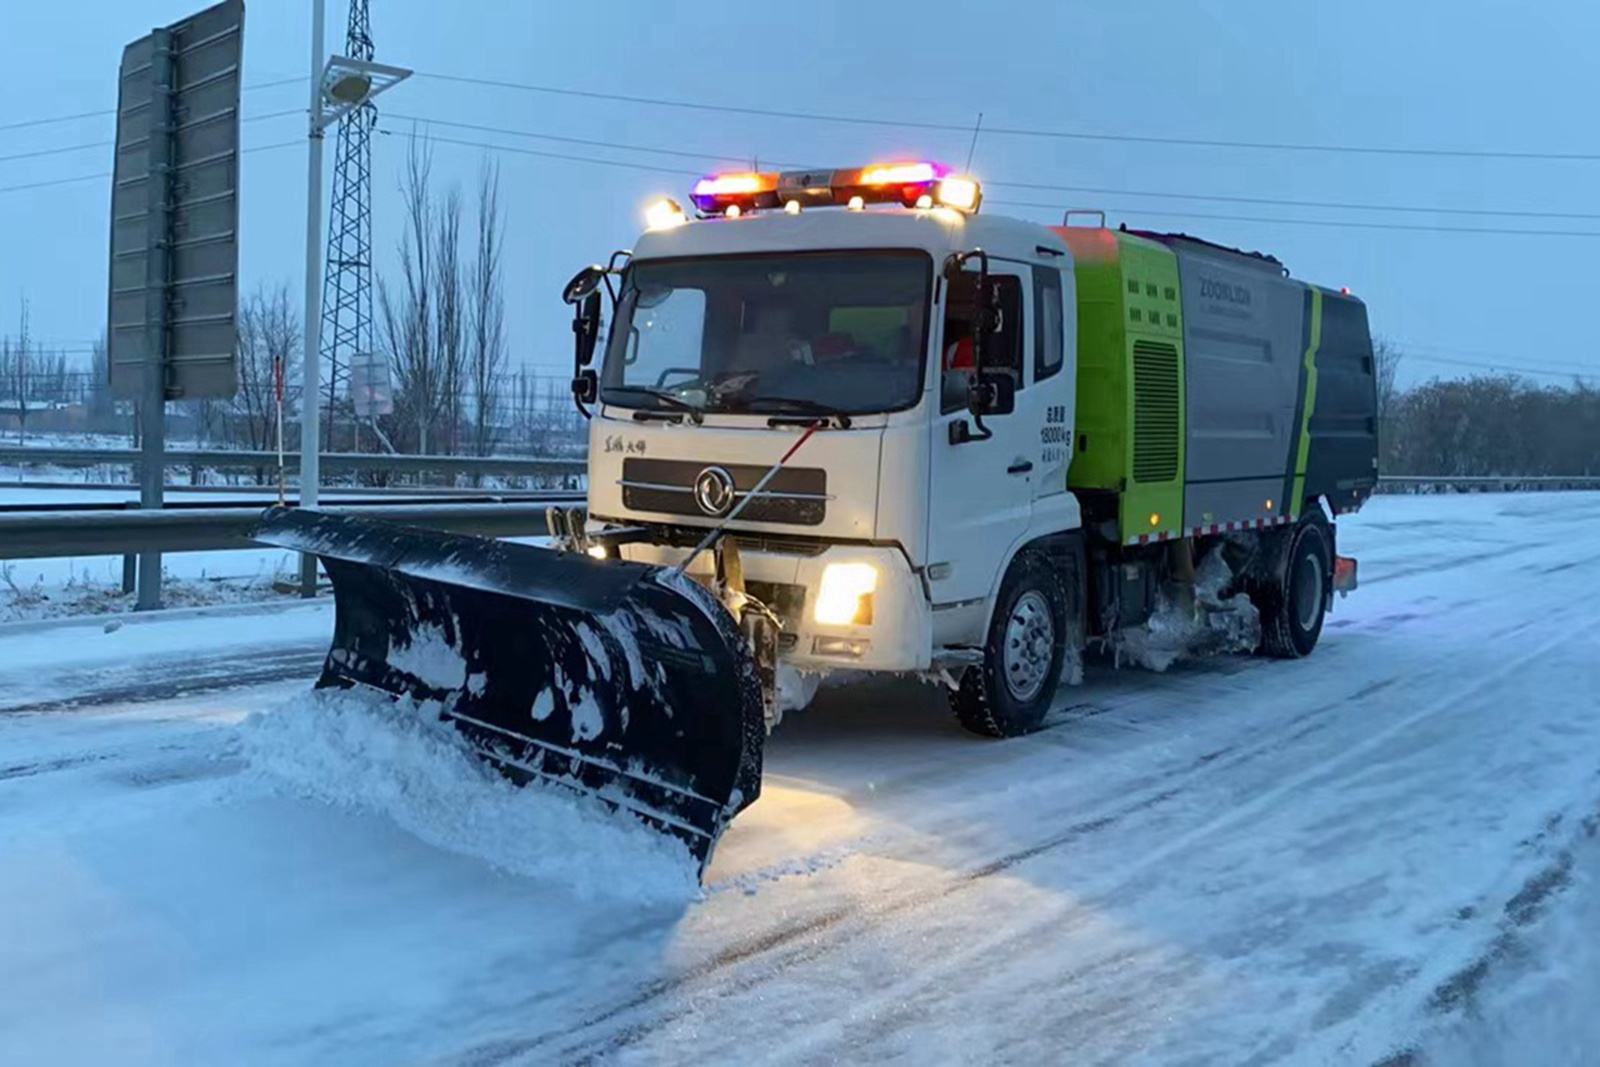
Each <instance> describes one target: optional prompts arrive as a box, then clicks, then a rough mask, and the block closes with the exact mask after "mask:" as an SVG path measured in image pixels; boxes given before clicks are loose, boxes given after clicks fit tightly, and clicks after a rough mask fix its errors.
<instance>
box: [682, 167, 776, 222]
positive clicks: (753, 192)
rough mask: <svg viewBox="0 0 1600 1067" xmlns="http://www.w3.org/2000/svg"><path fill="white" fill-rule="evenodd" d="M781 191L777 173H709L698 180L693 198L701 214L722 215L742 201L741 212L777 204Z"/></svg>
mask: <svg viewBox="0 0 1600 1067" xmlns="http://www.w3.org/2000/svg"><path fill="white" fill-rule="evenodd" d="M777 190H778V176H777V175H776V174H757V173H755V172H753V171H744V172H741V173H738V174H709V175H707V176H706V177H704V178H701V179H700V180H699V181H697V182H695V184H694V192H693V193H692V194H690V196H689V199H690V200H691V201H693V203H694V206H695V207H696V208H698V209H699V210H700V211H701V213H703V214H706V215H720V214H721V213H722V212H724V211H726V210H727V209H728V208H729V207H730V206H731V205H733V204H738V205H739V209H740V210H741V211H752V210H754V209H755V208H758V207H777V206H778V205H777V203H776V202H775V194H776V193H777Z"/></svg>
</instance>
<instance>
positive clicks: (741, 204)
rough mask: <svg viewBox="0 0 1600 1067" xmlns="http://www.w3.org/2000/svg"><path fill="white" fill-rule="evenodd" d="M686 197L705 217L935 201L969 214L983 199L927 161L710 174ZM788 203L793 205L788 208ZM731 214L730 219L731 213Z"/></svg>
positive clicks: (974, 186) (975, 188)
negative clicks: (839, 168)
mask: <svg viewBox="0 0 1600 1067" xmlns="http://www.w3.org/2000/svg"><path fill="white" fill-rule="evenodd" d="M690 199H691V200H692V201H693V202H694V206H695V208H696V209H697V210H698V211H699V212H700V213H701V214H702V215H705V216H710V215H729V214H730V212H729V210H728V209H729V208H738V209H739V211H738V213H737V214H742V213H744V212H747V211H755V210H759V209H762V208H778V207H782V208H784V209H785V210H788V211H791V212H792V211H798V210H800V209H801V208H802V207H845V206H854V205H855V204H860V205H862V206H865V205H866V204H900V205H902V206H904V207H908V208H921V209H926V208H928V207H931V206H933V205H934V204H938V205H941V206H944V207H951V208H955V209H957V210H959V211H964V212H969V213H970V212H974V211H977V210H978V205H979V203H980V202H981V201H982V199H983V193H982V190H981V188H980V187H979V185H978V183H977V182H976V181H974V180H973V179H971V178H967V177H963V176H959V175H955V174H953V173H951V171H950V168H949V167H946V166H944V165H942V164H939V163H933V162H929V161H925V160H923V161H911V162H895V163H876V164H873V165H872V166H869V167H851V168H847V169H843V170H791V171H783V172H780V173H771V172H768V173H756V172H750V171H745V172H738V173H731V174H712V175H708V176H707V177H704V178H702V179H700V181H698V182H696V183H695V187H694V193H693V194H692V195H691V197H690ZM790 205H795V206H794V207H790ZM737 214H734V215H733V217H737Z"/></svg>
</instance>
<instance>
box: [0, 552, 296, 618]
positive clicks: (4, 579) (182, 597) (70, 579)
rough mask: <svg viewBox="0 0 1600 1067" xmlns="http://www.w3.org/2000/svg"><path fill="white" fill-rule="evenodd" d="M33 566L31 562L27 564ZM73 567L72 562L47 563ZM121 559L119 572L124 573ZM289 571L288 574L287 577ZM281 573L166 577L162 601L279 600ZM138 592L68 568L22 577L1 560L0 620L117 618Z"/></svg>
mask: <svg viewBox="0 0 1600 1067" xmlns="http://www.w3.org/2000/svg"><path fill="white" fill-rule="evenodd" d="M28 562H32V561H28ZM47 562H49V563H55V562H61V563H64V564H67V565H69V566H70V565H71V564H72V563H73V562H74V561H73V560H61V561H54V560H52V561H47ZM121 565H122V564H121V560H118V561H117V569H118V570H120V569H121ZM286 574H287V572H285V576H286ZM278 578H279V575H277V574H276V573H271V572H268V573H264V574H262V575H260V576H258V577H242V578H238V579H227V578H209V577H206V576H204V575H201V576H200V577H198V578H194V579H189V578H178V577H175V576H174V575H173V574H172V573H171V572H170V571H166V572H164V573H163V577H162V583H161V599H162V603H163V604H164V605H165V606H166V607H169V608H195V607H212V606H215V605H219V604H245V603H255V602H259V601H270V600H275V599H278V598H280V597H282V596H283V595H285V592H286V590H280V589H279V588H278V586H277V585H276V584H275V583H276V581H277V580H278ZM134 599H135V597H134V594H132V593H124V592H123V591H122V584H121V581H120V579H118V580H115V581H113V580H110V579H102V578H99V577H97V576H96V575H94V574H92V573H91V572H90V571H88V570H85V571H83V572H82V573H74V572H72V571H71V570H68V571H67V573H66V574H65V577H64V578H60V579H58V580H55V581H48V580H47V579H46V576H45V575H44V574H42V573H39V572H38V571H29V572H21V573H19V569H18V568H17V567H16V565H15V564H14V563H12V562H0V622H33V621H38V620H42V619H64V618H70V617H73V616H78V615H114V614H119V613H123V612H131V611H132V610H133V604H134Z"/></svg>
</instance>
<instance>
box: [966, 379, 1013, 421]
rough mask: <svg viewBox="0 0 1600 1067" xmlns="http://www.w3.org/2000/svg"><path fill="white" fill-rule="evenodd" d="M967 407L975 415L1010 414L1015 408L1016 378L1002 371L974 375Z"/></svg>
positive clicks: (968, 392)
mask: <svg viewBox="0 0 1600 1067" xmlns="http://www.w3.org/2000/svg"><path fill="white" fill-rule="evenodd" d="M967 409H968V410H969V411H971V412H972V414H973V415H976V416H983V415H1009V414H1011V413H1012V412H1013V411H1015V410H1017V380H1016V379H1015V378H1013V377H1011V375H1009V374H1007V373H1005V372H1004V371H994V372H986V373H983V374H978V375H974V376H973V381H972V384H971V386H969V387H968V389H967Z"/></svg>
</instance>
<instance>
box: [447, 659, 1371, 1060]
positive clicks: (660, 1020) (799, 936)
mask: <svg viewBox="0 0 1600 1067" xmlns="http://www.w3.org/2000/svg"><path fill="white" fill-rule="evenodd" d="M1397 680H1398V679H1396V678H1389V679H1381V680H1377V681H1366V682H1364V683H1363V684H1362V685H1361V686H1360V687H1359V688H1357V689H1356V690H1355V691H1354V692H1352V693H1351V694H1350V695H1348V696H1342V697H1338V698H1334V699H1329V700H1326V701H1324V702H1322V703H1319V704H1318V705H1317V706H1315V707H1314V708H1312V709H1310V710H1309V711H1306V712H1302V713H1301V714H1299V715H1298V716H1295V717H1294V718H1293V719H1292V720H1291V721H1290V722H1289V723H1288V724H1287V726H1288V727H1290V729H1289V730H1288V732H1287V733H1274V734H1271V735H1269V736H1267V737H1264V738H1262V739H1261V740H1260V741H1259V742H1257V743H1255V744H1249V745H1237V744H1236V745H1229V746H1225V747H1224V748H1222V749H1216V750H1211V751H1207V752H1205V753H1202V754H1200V755H1199V756H1197V757H1195V758H1194V759H1192V760H1190V761H1188V762H1187V763H1185V764H1182V765H1180V767H1179V768H1178V769H1177V770H1175V771H1171V772H1169V773H1164V774H1161V775H1151V776H1146V777H1145V778H1141V779H1139V780H1138V781H1137V782H1135V783H1127V784H1126V785H1125V788H1124V789H1123V790H1121V792H1122V795H1123V797H1124V799H1123V800H1122V802H1120V803H1117V804H1115V805H1111V806H1109V807H1107V808H1105V809H1104V810H1102V811H1099V812H1096V813H1094V814H1092V815H1087V816H1082V817H1079V818H1077V819H1075V820H1074V821H1073V822H1072V823H1071V824H1070V825H1069V826H1067V827H1066V828H1065V829H1063V830H1061V831H1059V832H1057V833H1055V834H1053V835H1051V836H1049V837H1047V838H1045V839H1043V840H1040V841H1037V842H1034V843H1031V844H1028V845H1026V846H1023V847H1021V848H1018V849H1015V850H1013V851H1011V852H1008V853H1005V854H1003V855H1002V856H1000V857H997V858H995V859H993V860H990V861H988V862H986V863H982V864H978V865H976V866H973V867H971V868H969V869H967V870H965V871H961V872H957V873H955V874H953V875H951V876H950V878H949V879H948V880H947V881H946V882H943V883H941V884H939V885H937V886H933V887H916V888H913V889H912V890H910V891H906V892H902V893H899V894H896V895H890V896H885V897H875V898H869V899H866V900H858V901H853V902H852V903H850V904H847V905H844V906H841V907H835V908H830V909H828V910H825V911H823V912H821V913H820V914H818V915H815V916H812V917H810V918H808V919H805V920H802V921H800V922H796V923H791V924H788V925H785V926H781V927H778V928H777V929H774V930H769V931H767V932H765V933H763V934H762V935H761V936H759V937H756V938H752V939H749V940H747V941H743V942H740V943H738V944H736V945H733V946H730V947H729V948H727V949H725V950H723V951H722V952H719V953H717V954H715V955H713V956H712V957H710V958H708V959H706V960H703V961H700V962H698V963H696V964H694V965H692V966H690V967H688V968H686V969H685V970H684V971H682V972H679V973H678V974H674V975H672V976H669V977H666V978H660V979H657V980H655V981H653V982H651V983H649V984H647V985H645V986H643V987H641V988H639V989H638V990H636V991H635V992H634V994H633V995H631V996H629V997H628V998H627V999H625V1000H623V1001H620V1002H618V1003H617V1004H615V1005H612V1006H610V1007H608V1008H606V1009H604V1010H602V1011H600V1012H597V1013H594V1014H591V1015H588V1016H586V1017H584V1018H583V1019H582V1020H581V1021H579V1022H578V1023H576V1024H574V1025H572V1026H570V1027H568V1028H566V1029H564V1030H560V1031H554V1032H547V1033H545V1034H540V1035H537V1036H534V1037H531V1038H529V1039H527V1040H524V1041H497V1042H493V1043H490V1044H488V1045H485V1046H480V1047H477V1048H474V1049H470V1050H468V1051H466V1052H465V1053H463V1054H462V1060H461V1062H462V1063H464V1064H470V1065H472V1067H493V1065H498V1064H505V1063H512V1062H516V1061H518V1060H521V1059H523V1058H524V1057H526V1056H528V1055H530V1054H532V1053H534V1052H537V1051H540V1050H543V1049H546V1048H547V1047H549V1046H551V1045H554V1044H558V1043H560V1042H561V1041H562V1040H563V1039H565V1038H571V1037H577V1036H579V1035H581V1034H583V1033H585V1032H588V1031H592V1030H594V1029H595V1028H596V1027H603V1026H605V1025H606V1024H608V1023H612V1022H614V1021H616V1020H619V1019H622V1018H625V1017H626V1016H628V1015H630V1014H631V1013H634V1012H637V1011H639V1010H640V1009H644V1008H647V1007H648V1006H649V1005H651V1004H653V1003H655V1002H657V1001H660V1000H663V999H664V998H667V997H669V996H672V995H673V994H676V993H678V992H680V991H683V990H685V989H687V988H690V987H694V986H697V985H700V984H705V983H708V982H711V981H714V980H716V979H717V978H719V977H720V976H721V975H722V974H723V973H724V972H729V971H732V970H734V969H736V968H739V967H740V966H742V965H744V964H747V963H752V962H756V961H760V960H762V958H763V957H766V956H768V955H771V954H774V953H781V952H782V951H783V950H785V949H788V948H790V947H792V946H796V945H804V943H805V941H806V939H807V938H809V937H814V936H815V935H819V934H824V933H828V932H830V931H832V930H834V929H835V928H837V927H839V926H841V925H842V924H844V923H846V922H848V921H849V920H851V919H863V920H884V919H890V918H894V917H896V916H899V915H901V914H902V913H906V912H910V911H913V910H915V909H917V908H919V907H922V906H925V905H929V904H933V903H937V902H940V901H942V900H944V899H946V898H948V897H950V896H952V895H954V894H956V893H959V892H961V891H963V890H965V889H968V888H970V887H972V886H973V885H974V884H978V883H981V882H983V881H984V880H985V879H988V878H990V877H993V876H994V875H997V874H1001V873H1003V872H1005V871H1007V870H1009V869H1011V868H1013V867H1015V866H1017V865H1018V864H1021V863H1024V862H1026V861H1027V860H1030V859H1033V858H1035V857H1037V856H1040V855H1043V854H1045V853H1048V852H1052V851H1054V850H1057V849H1060V848H1063V847H1065V846H1068V845H1071V844H1074V843H1077V842H1079V841H1082V840H1084V839H1085V838H1088V837H1090V836H1092V835H1095V834H1098V833H1102V832H1105V831H1107V830H1110V829H1112V828H1114V827H1115V826H1117V825H1118V824H1120V823H1121V822H1123V821H1124V820H1126V819H1128V818H1130V817H1132V816H1134V815H1137V814H1140V813H1141V812H1145V811H1149V810H1152V809H1154V808H1156V807H1158V806H1160V805H1162V804H1165V803H1167V802H1169V801H1171V800H1174V799H1177V798H1178V797H1181V796H1183V795H1184V794H1185V793H1186V792H1187V790H1188V789H1189V788H1192V787H1193V786H1194V785H1196V784H1197V783H1199V782H1201V781H1204V780H1206V779H1209V778H1211V777H1214V776H1220V775H1226V774H1228V773H1229V772H1231V771H1233V770H1235V769H1237V768H1238V767H1240V766H1243V765H1246V764H1248V763H1251V762H1254V761H1255V760H1257V759H1259V758H1261V757H1263V756H1267V755H1270V754H1272V753H1274V752H1277V751H1279V750H1281V749H1284V748H1287V747H1289V746H1290V745H1292V744H1294V743H1295V742H1297V741H1300V740H1303V739H1304V738H1306V737H1308V736H1310V735H1312V734H1314V733H1317V732H1319V731H1320V730H1322V729H1324V728H1325V727H1326V725H1327V723H1326V722H1325V721H1324V720H1326V719H1328V718H1329V717H1330V716H1332V715H1333V714H1334V713H1336V712H1337V711H1338V710H1340V709H1341V708H1343V707H1345V706H1347V705H1348V703H1349V702H1350V701H1351V700H1353V699H1356V698H1358V697H1360V696H1362V695H1365V694H1370V693H1373V692H1378V691H1380V690H1382V689H1385V688H1387V687H1389V686H1391V685H1393V684H1395V683H1396V681H1397ZM1077 722H1078V720H1077V719H1067V720H1063V721H1061V722H1059V723H1057V724H1054V725H1053V726H1052V727H1050V730H1051V731H1056V730H1062V729H1064V728H1065V727H1068V726H1072V725H1074V724H1076V723H1077ZM1041 736H1042V735H1038V734H1036V735H1033V736H1032V737H1030V738H1028V739H1026V740H1027V742H1030V743H1031V742H1036V741H1037V740H1038V739H1039V738H1040V737H1041ZM1042 755H1044V754H1043V753H1029V754H1026V755H1021V756H1019V757H1018V758H1019V760H1022V761H1026V760H1028V759H1036V758H1038V757H1040V756H1042ZM974 767H982V768H984V769H992V762H988V761H977V760H975V761H974ZM949 776H950V768H949V766H948V765H946V766H944V767H943V768H942V769H941V770H940V772H939V773H938V774H932V773H927V774H919V775H917V776H915V777H917V778H924V777H926V778H928V779H941V780H943V779H948V778H949ZM888 784H889V785H891V786H892V785H895V784H896V781H891V782H890V783H888ZM1130 790H1137V791H1139V792H1138V795H1136V796H1133V797H1131V798H1128V797H1127V793H1128V792H1129V791H1130ZM957 822H958V823H959V824H960V825H963V826H964V825H966V824H967V823H968V822H970V819H968V818H959V819H958V820H957ZM930 832H936V828H935V829H934V830H931V831H930ZM884 856H885V858H888V859H891V860H894V859H901V860H910V859H914V858H915V852H914V851H913V850H900V851H897V852H891V853H886V854H884ZM843 940H844V939H843V938H841V939H839V941H837V942H819V943H816V944H813V945H810V946H809V951H807V950H802V951H800V952H798V953H796V954H793V955H787V956H784V957H783V958H782V959H781V960H775V961H773V962H772V964H771V966H770V968H769V971H770V972H773V973H775V972H777V971H779V970H782V969H785V968H787V967H789V966H792V965H794V964H798V963H806V962H810V961H812V960H815V959H817V958H820V957H821V956H823V955H825V954H826V953H827V952H829V951H832V950H833V949H834V948H836V947H838V945H839V944H842V943H843ZM683 1014H686V1013H685V1012H668V1013H665V1014H663V1015H661V1016H658V1017H656V1018H654V1019H652V1020H651V1021H650V1022H649V1023H648V1024H644V1025H638V1026H629V1027H625V1028H623V1029H622V1030H620V1031H614V1032H613V1034H612V1036H611V1037H610V1038H602V1039H601V1041H600V1042H599V1044H598V1045H596V1046H595V1047H593V1048H590V1049H588V1050H587V1051H586V1052H585V1053H583V1054H582V1055H579V1056H577V1058H576V1060H575V1062H580V1063H581V1062H589V1061H590V1060H591V1059H592V1058H593V1057H594V1056H597V1055H601V1054H603V1053H605V1052H608V1051H617V1050H620V1049H621V1048H624V1047H626V1046H628V1045H631V1044H634V1043H636V1042H637V1041H638V1040H640V1039H642V1038H644V1037H646V1036H648V1035H649V1034H650V1033H652V1032H654V1031H655V1030H658V1029H660V1028H661V1027H662V1026H666V1025H670V1024H671V1023H672V1022H673V1021H675V1020H676V1019H677V1018H679V1017H680V1016H681V1015H683ZM580 1047H581V1046H580ZM567 1048H569V1049H570V1048H571V1046H570V1045H568V1046H567Z"/></svg>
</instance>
